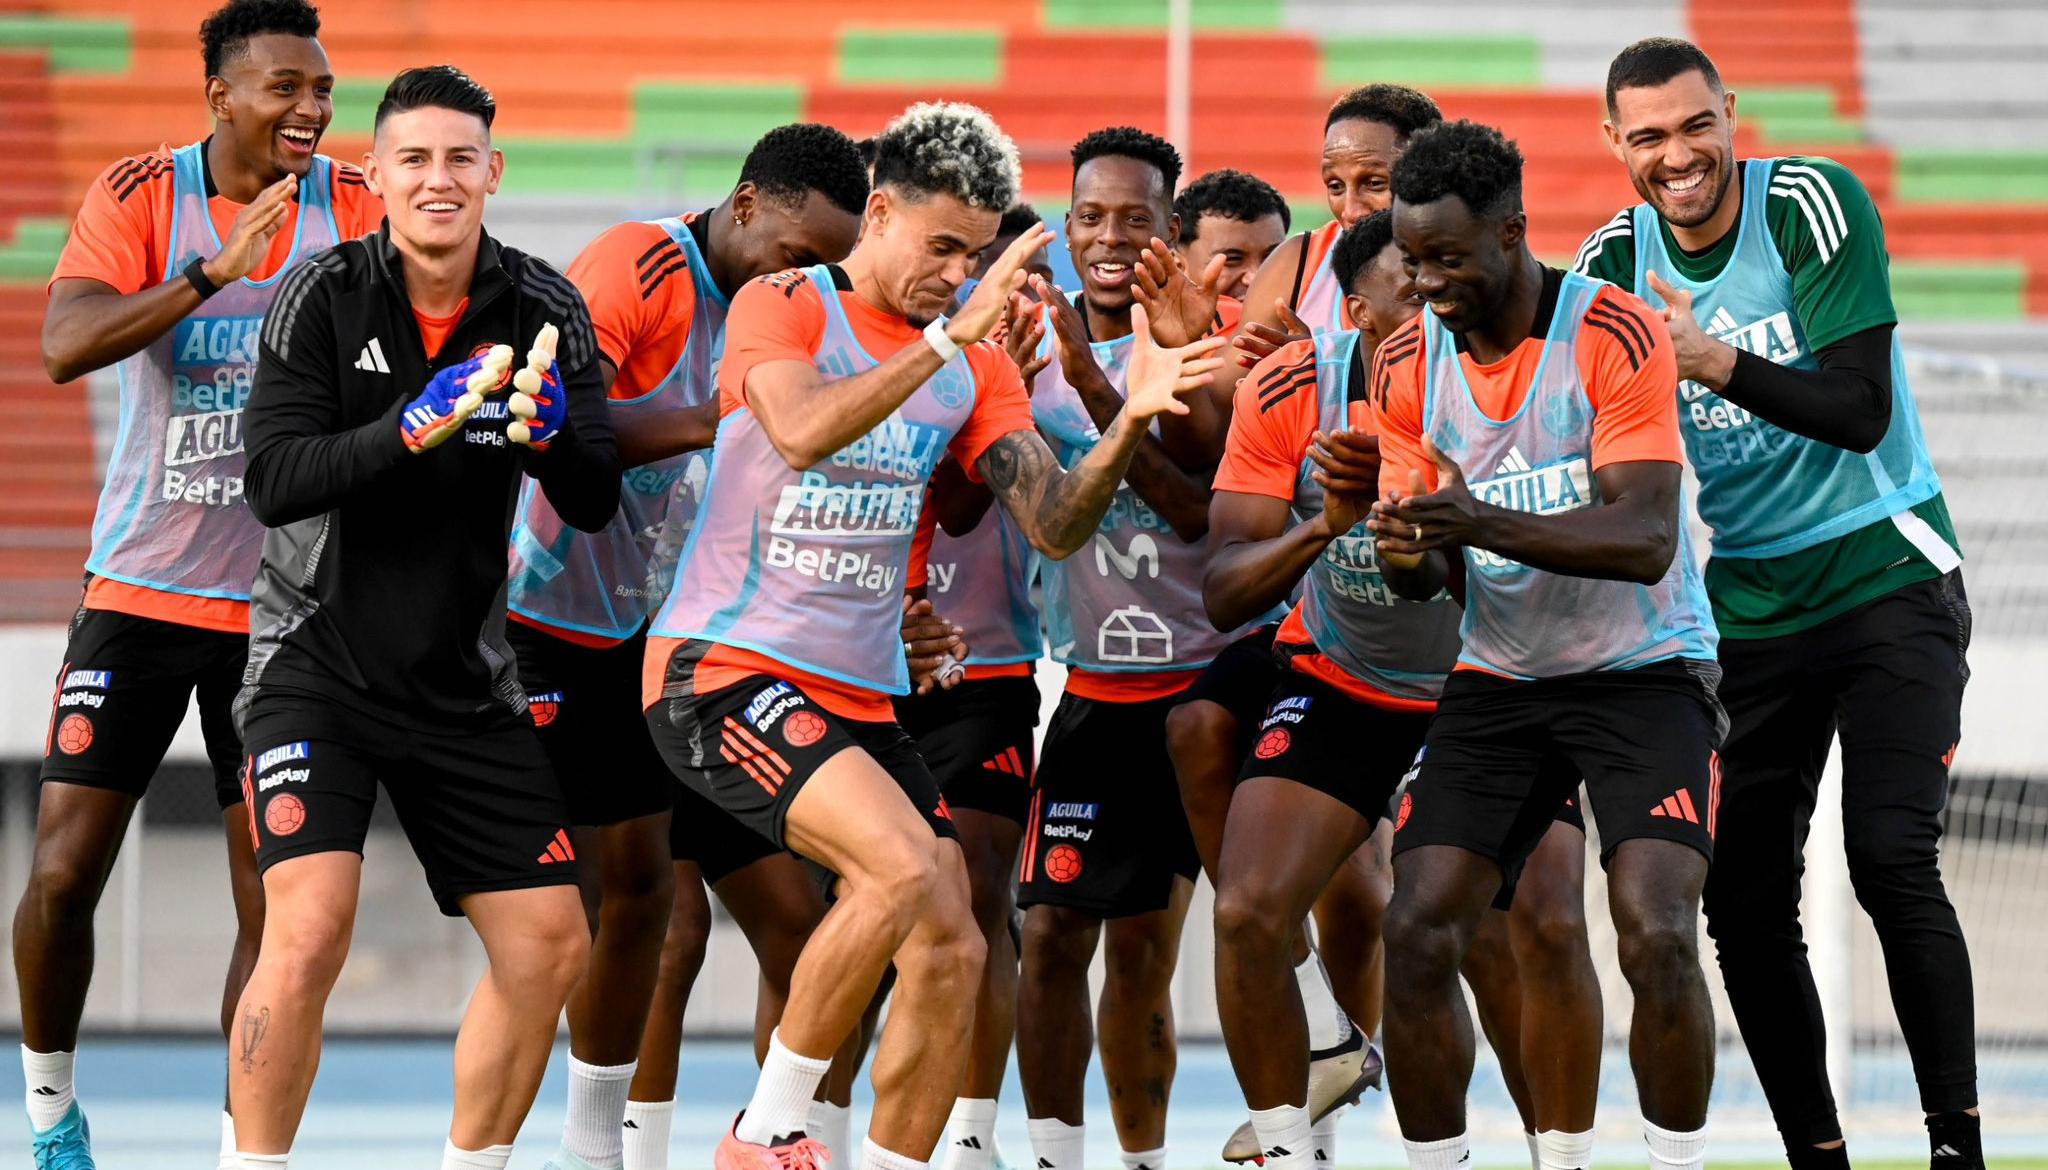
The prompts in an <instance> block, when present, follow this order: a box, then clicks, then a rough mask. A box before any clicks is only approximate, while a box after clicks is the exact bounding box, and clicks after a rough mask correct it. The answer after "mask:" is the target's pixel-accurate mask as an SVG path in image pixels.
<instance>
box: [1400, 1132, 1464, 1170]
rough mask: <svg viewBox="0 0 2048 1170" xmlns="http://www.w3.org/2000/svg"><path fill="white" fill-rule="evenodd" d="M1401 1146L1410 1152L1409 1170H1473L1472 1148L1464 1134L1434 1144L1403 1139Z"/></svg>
mask: <svg viewBox="0 0 2048 1170" xmlns="http://www.w3.org/2000/svg"><path fill="white" fill-rule="evenodd" d="M1401 1145H1402V1146H1403V1147H1404V1148H1405V1149H1407V1151H1408V1170H1471V1165H1472V1147H1471V1146H1470V1145H1468V1144H1467V1143H1466V1141H1465V1135H1464V1134H1462V1133H1461V1134H1459V1135H1458V1136H1457V1137H1447V1138H1444V1139H1443V1140H1442V1141H1434V1142H1411V1141H1409V1140H1408V1139H1407V1138H1402V1139H1401Z"/></svg>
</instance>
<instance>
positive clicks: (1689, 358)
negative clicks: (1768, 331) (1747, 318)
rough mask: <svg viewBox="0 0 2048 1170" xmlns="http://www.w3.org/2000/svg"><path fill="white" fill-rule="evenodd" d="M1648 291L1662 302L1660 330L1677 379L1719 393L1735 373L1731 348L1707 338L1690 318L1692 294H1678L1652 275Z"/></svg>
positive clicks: (1697, 324)
mask: <svg viewBox="0 0 2048 1170" xmlns="http://www.w3.org/2000/svg"><path fill="white" fill-rule="evenodd" d="M1650 291H1651V292H1654V293H1656V294H1657V295H1658V296H1659V297H1660V298H1662V299H1663V301H1664V311H1663V317H1664V328H1665V329H1667V330H1669V331H1670V333H1671V349H1672V352H1673V353H1674V354H1675V355H1676V356H1677V358H1678V376H1679V377H1681V378H1686V379H1689V380H1691V381H1694V382H1698V383H1700V384H1701V385H1703V386H1708V387H1711V388H1713V389H1715V390H1719V389H1720V388H1721V387H1723V386H1726V385H1727V384H1728V379H1729V376H1730V375H1732V374H1734V372H1735V347H1734V346H1732V345H1729V344H1728V343H1727V342H1725V341H1719V340H1716V339H1714V338H1712V337H1709V336H1707V331H1706V330H1704V329H1701V328H1700V323H1699V322H1698V321H1697V320H1695V319H1694V318H1693V315H1692V294H1691V293H1690V292H1680V291H1679V290H1677V289H1675V288H1672V287H1671V286H1670V285H1669V284H1667V283H1665V281H1664V278H1663V277H1661V276H1659V275H1657V274H1656V273H1654V272H1652V273H1651V274H1650Z"/></svg>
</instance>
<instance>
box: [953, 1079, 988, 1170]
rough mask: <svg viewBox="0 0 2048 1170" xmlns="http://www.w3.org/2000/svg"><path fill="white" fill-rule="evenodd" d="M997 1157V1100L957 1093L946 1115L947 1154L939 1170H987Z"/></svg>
mask: <svg viewBox="0 0 2048 1170" xmlns="http://www.w3.org/2000/svg"><path fill="white" fill-rule="evenodd" d="M995 1160H996V1103H995V1101H994V1100H992V1099H991V1098H988V1097H960V1098H957V1099H955V1100H954V1102H953V1114H952V1116H950V1117H948V1118H946V1156H945V1158H943V1159H941V1161H940V1163H939V1166H940V1170H989V1167H990V1166H992V1165H994V1164H995Z"/></svg>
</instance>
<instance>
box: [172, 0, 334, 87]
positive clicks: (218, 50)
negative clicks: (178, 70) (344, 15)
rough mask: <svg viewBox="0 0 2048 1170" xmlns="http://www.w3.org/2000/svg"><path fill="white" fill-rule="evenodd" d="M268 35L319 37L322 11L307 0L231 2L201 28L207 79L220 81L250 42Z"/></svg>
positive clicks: (246, 0) (202, 52)
mask: <svg viewBox="0 0 2048 1170" xmlns="http://www.w3.org/2000/svg"><path fill="white" fill-rule="evenodd" d="M269 33H283V34H284V35H286V36H291V37H308V38H311V37H317V36H319V35H320V10H319V9H318V8H315V7H313V6H312V5H311V4H308V3H306V0H228V2H227V3H226V4H223V5H221V6H220V7H219V8H216V9H214V11H213V15H211V16H209V17H207V18H206V20H205V22H204V23H202V24H201V25H200V26H199V51H200V53H201V55H202V56H204V57H205V58H206V75H207V76H208V77H219V76H220V71H221V70H222V69H223V68H225V67H226V66H227V64H228V62H230V61H233V60H234V59H235V58H237V57H240V56H241V55H242V54H243V53H245V52H247V51H248V49H249V38H250V37H260V36H264V35H266V34H269Z"/></svg>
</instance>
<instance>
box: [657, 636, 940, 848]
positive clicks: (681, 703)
mask: <svg viewBox="0 0 2048 1170" xmlns="http://www.w3.org/2000/svg"><path fill="white" fill-rule="evenodd" d="M694 645H695V644H694V643H693V644H691V646H685V647H683V648H681V649H678V650H677V651H676V653H675V655H674V657H673V658H672V659H671V661H670V664H669V679H670V684H669V685H670V687H671V689H672V690H675V691H677V692H679V693H674V694H672V695H667V696H665V697H663V698H662V699H661V700H660V701H658V702H656V703H655V704H654V706H652V707H649V708H648V709H647V727H648V730H649V731H651V732H652V733H653V736H654V745H655V747H657V748H659V749H660V750H661V758H662V759H663V760H665V761H667V762H668V765H669V767H670V769H671V770H672V771H674V772H675V774H676V775H677V776H679V777H681V778H682V781H683V783H684V784H685V785H686V786H688V787H690V788H691V789H693V790H695V791H696V792H697V793H698V794H699V795H700V796H703V797H704V798H705V799H706V800H708V801H710V802H711V803H712V804H714V805H716V806H717V807H719V808H720V809H723V810H724V811H725V813H726V814H727V815H728V816H730V817H732V818H733V819H734V820H737V821H738V822H739V823H740V824H742V825H745V826H746V827H747V828H749V829H752V830H753V831H754V832H755V833H756V834H757V835H759V836H760V837H761V838H763V839H764V840H766V841H769V842H772V843H773V844H774V846H775V847H776V848H777V849H783V848H787V847H788V842H787V839H786V838H785V836H784V834H783V822H784V821H785V820H786V819H787V818H788V816H789V803H790V801H792V800H794V799H796V794H797V793H798V792H799V791H801V790H802V788H803V786H804V785H805V784H807V783H809V782H810V779H811V777H812V776H813V775H815V774H816V773H817V771H818V769H819V768H821V767H823V766H824V765H825V762H826V761H828V760H830V759H831V758H832V757H833V756H836V755H838V754H839V753H840V752H841V751H844V750H845V749H847V748H850V747H857V748H860V749H861V750H862V751H864V752H866V753H867V754H868V756H869V757H870V758H871V759H873V760H874V761H875V762H876V763H877V764H880V765H881V766H882V768H883V770H885V771H887V772H888V773H889V775H890V776H892V777H894V778H895V780H896V783H897V785H898V786H899V787H901V788H902V789H903V793H904V795H905V796H908V797H909V798H910V803H911V804H913V805H915V806H916V808H917V811H918V813H919V814H920V815H922V816H923V817H924V819H925V823H926V824H928V825H930V826H931V829H932V832H933V833H934V834H936V835H938V836H940V837H951V838H957V837H958V836H959V833H958V832H957V831H955V830H954V828H953V818H952V814H951V813H950V812H949V811H948V810H947V807H946V800H945V798H944V797H943V796H941V795H939V782H938V781H937V780H934V779H933V778H932V773H931V769H929V768H927V767H925V766H924V760H923V758H922V757H920V756H919V755H918V754H917V745H916V744H915V743H913V742H912V741H911V739H910V737H909V736H908V735H905V734H904V733H903V729H902V728H901V727H898V726H897V725H896V724H894V723H882V722H873V723H870V722H863V721H861V720H856V719H845V718H841V717H840V716H838V715H834V714H833V713H832V712H830V711H828V710H826V709H825V708H824V707H822V706H820V705H819V704H818V702H817V700H815V699H813V698H811V697H810V696H809V695H807V694H805V693H804V691H803V688H801V687H799V686H797V685H796V684H795V683H792V682H785V681H783V680H781V679H776V678H771V677H769V676H768V675H765V674H757V675H750V676H748V677H747V678H746V679H744V680H742V681H740V682H737V683H734V684H733V685H731V686H728V687H721V688H719V689H718V690H715V691H711V692H709V693H707V694H698V693H696V692H695V691H694V690H689V689H687V688H688V680H689V679H690V677H691V676H692V675H694V674H695V672H696V669H697V664H696V661H695V657H694V656H693V655H692V654H691V653H690V650H691V648H692V646H694ZM678 683H680V684H681V685H680V686H678ZM848 830H849V831H852V832H858V831H859V826H857V825H850V826H848Z"/></svg>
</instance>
